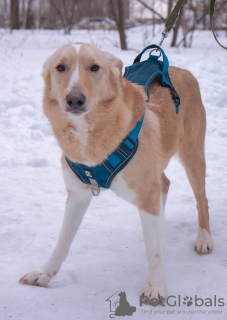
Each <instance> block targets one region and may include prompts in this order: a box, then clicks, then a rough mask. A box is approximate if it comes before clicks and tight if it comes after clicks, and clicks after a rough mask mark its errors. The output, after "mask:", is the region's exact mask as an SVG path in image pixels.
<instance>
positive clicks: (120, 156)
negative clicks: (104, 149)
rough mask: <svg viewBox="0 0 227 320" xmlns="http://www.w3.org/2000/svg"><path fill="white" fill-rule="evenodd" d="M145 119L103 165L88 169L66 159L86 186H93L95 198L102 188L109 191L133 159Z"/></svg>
mask: <svg viewBox="0 0 227 320" xmlns="http://www.w3.org/2000/svg"><path fill="white" fill-rule="evenodd" d="M143 119H144V117H143V118H142V119H141V120H140V121H139V122H137V124H136V126H135V127H134V129H133V130H132V131H131V132H130V133H129V134H128V136H127V137H126V138H125V139H124V140H123V141H122V142H121V143H120V145H119V146H118V147H117V148H116V150H114V152H113V153H111V154H110V155H109V156H108V158H107V159H106V160H104V161H103V163H101V164H99V165H97V166H94V167H88V166H86V165H84V164H81V163H76V162H72V161H71V160H70V159H69V158H67V157H66V161H67V162H68V165H69V166H70V168H71V169H72V170H73V172H74V173H75V174H76V175H77V176H78V178H79V179H80V180H81V181H82V182H83V183H86V184H90V185H91V190H92V193H93V195H94V196H98V195H99V192H100V187H102V188H105V189H109V188H110V185H111V182H112V180H113V178H114V177H115V176H116V174H117V173H118V172H120V171H121V170H122V169H123V168H124V167H125V166H126V165H127V164H128V162H129V161H130V160H131V159H132V157H133V156H134V154H135V153H136V151H137V148H138V143H139V142H138V136H139V133H140V130H141V127H142V124H143Z"/></svg>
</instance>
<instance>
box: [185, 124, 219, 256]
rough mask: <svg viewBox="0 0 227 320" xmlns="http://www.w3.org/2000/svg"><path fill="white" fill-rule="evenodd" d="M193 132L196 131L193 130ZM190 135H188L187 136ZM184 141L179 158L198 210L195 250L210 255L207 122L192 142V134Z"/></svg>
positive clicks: (211, 244)
mask: <svg viewBox="0 0 227 320" xmlns="http://www.w3.org/2000/svg"><path fill="white" fill-rule="evenodd" d="M191 131H196V130H193V128H191ZM187 134H188V135H187ZM186 135H187V137H186V138H185V139H183V141H182V145H181V148H180V150H179V157H180V159H181V162H182V164H183V165H184V168H185V171H186V174H187V177H188V180H189V182H190V184H191V187H192V189H193V192H194V195H195V198H196V203H197V210H198V222H199V226H198V235H197V239H196V241H195V246H194V248H195V250H196V252H197V253H199V254H204V253H209V252H210V251H211V250H212V248H213V240H212V237H211V233H210V225H209V212H208V201H207V198H206V190H205V175H206V163H205V156H204V136H205V122H203V121H201V123H200V125H199V129H198V130H197V132H196V136H195V137H194V139H193V140H192V138H191V137H190V133H189V132H186Z"/></svg>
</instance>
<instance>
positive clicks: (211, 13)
mask: <svg viewBox="0 0 227 320" xmlns="http://www.w3.org/2000/svg"><path fill="white" fill-rule="evenodd" d="M215 1H216V0H210V25H211V30H212V32H213V35H214V38H215V40H216V41H217V43H218V44H219V46H221V47H222V48H223V49H226V50H227V47H225V46H223V45H222V44H221V43H220V42H219V40H218V38H217V36H216V34H215V30H214V6H215Z"/></svg>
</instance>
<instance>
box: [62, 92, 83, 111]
mask: <svg viewBox="0 0 227 320" xmlns="http://www.w3.org/2000/svg"><path fill="white" fill-rule="evenodd" d="M85 100H86V99H85V96H84V95H83V94H82V93H81V92H77V91H76V92H70V93H69V94H68V95H67V96H66V102H67V105H68V109H69V111H72V112H73V111H77V110H78V111H79V109H80V108H81V107H82V106H83V105H84V103H85Z"/></svg>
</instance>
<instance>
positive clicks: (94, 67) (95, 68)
mask: <svg viewBox="0 0 227 320" xmlns="http://www.w3.org/2000/svg"><path fill="white" fill-rule="evenodd" d="M99 69H100V67H99V66H98V65H97V64H94V65H93V66H92V67H91V71H94V72H96V71H98V70H99Z"/></svg>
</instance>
